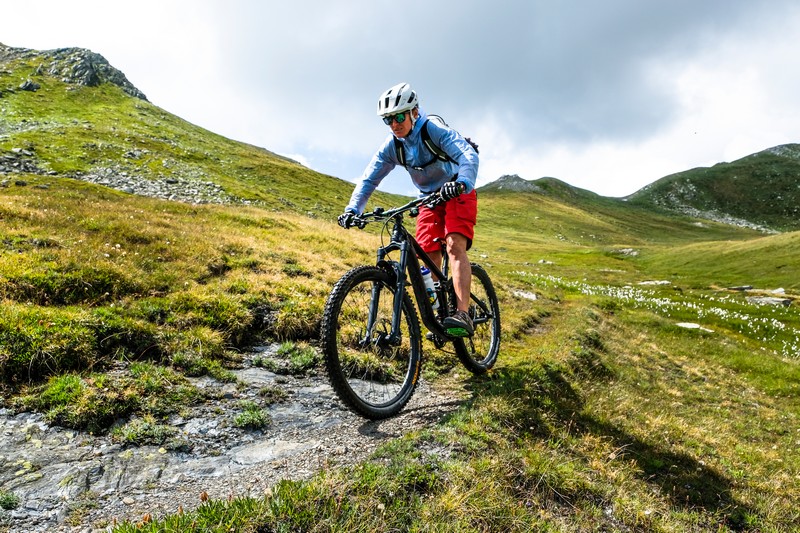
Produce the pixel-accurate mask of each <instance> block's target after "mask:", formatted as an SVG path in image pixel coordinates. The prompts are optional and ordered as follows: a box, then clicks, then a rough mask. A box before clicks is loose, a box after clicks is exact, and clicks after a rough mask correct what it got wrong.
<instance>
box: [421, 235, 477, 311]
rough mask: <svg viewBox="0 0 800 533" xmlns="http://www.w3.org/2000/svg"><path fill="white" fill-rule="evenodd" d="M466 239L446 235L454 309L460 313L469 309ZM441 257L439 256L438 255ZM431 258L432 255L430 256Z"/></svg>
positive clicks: (469, 278) (470, 273) (470, 270)
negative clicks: (454, 294)
mask: <svg viewBox="0 0 800 533" xmlns="http://www.w3.org/2000/svg"><path fill="white" fill-rule="evenodd" d="M468 242H469V241H468V239H467V238H466V237H465V236H463V235H461V234H460V233H449V234H448V235H447V255H448V256H449V258H450V269H451V272H452V276H453V289H455V293H456V304H457V305H456V307H457V308H458V310H460V311H466V310H467V309H469V290H470V282H471V281H472V267H471V266H470V263H469V257H467V243H468ZM440 255H441V254H440ZM430 256H431V257H433V254H430Z"/></svg>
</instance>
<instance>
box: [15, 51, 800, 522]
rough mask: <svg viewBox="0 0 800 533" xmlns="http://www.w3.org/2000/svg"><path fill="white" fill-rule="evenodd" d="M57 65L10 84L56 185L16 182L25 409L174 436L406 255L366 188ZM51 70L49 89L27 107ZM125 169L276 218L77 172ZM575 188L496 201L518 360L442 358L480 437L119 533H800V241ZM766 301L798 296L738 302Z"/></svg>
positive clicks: (491, 238)
mask: <svg viewBox="0 0 800 533" xmlns="http://www.w3.org/2000/svg"><path fill="white" fill-rule="evenodd" d="M36 61H37V59H36V58H28V59H25V60H18V61H17V62H14V63H11V64H4V65H3V66H2V68H0V90H2V97H0V110H2V113H0V155H2V150H5V151H6V152H8V153H14V154H17V153H18V152H14V151H12V149H13V148H20V149H24V150H26V151H27V152H29V153H31V154H33V155H32V156H29V157H30V159H31V164H35V167H36V168H37V169H38V171H31V168H32V167H29V168H28V171H25V172H20V173H15V174H10V175H8V176H3V179H8V181H9V183H8V184H7V186H6V187H0V299H2V304H3V305H2V308H0V379H2V385H0V386H1V387H2V391H1V392H2V395H0V398H2V400H0V402H1V403H0V406H2V407H5V408H8V409H12V410H15V409H16V410H26V409H27V410H38V411H41V412H43V413H45V415H46V417H47V419H48V420H50V421H51V422H53V423H57V424H60V425H64V426H68V427H74V428H80V429H83V430H90V431H95V432H104V431H106V430H107V429H108V426H109V424H110V421H112V420H115V419H117V418H123V419H133V418H136V417H142V418H143V417H148V419H152V420H155V421H158V422H159V423H165V421H166V419H167V418H168V414H169V413H171V412H175V411H176V410H177V409H179V406H180V405H185V404H186V403H189V402H194V401H202V395H201V393H200V392H199V391H197V390H195V389H193V387H192V386H191V385H189V382H188V381H186V380H185V379H182V377H183V376H185V375H201V374H206V375H210V376H212V377H214V378H216V379H218V380H231V379H234V378H233V377H232V375H231V373H230V372H228V369H229V368H231V367H232V366H235V365H237V363H238V357H239V355H238V354H239V351H240V350H241V349H243V348H245V347H247V346H248V344H249V343H251V342H253V340H254V339H256V338H261V337H267V338H273V339H280V340H286V341H290V342H292V343H297V344H302V345H304V346H309V345H310V346H312V347H313V345H314V339H315V337H316V335H317V327H318V323H319V319H320V311H321V308H322V305H323V302H324V300H325V298H326V296H327V294H328V292H329V290H330V288H331V286H332V284H333V283H334V281H335V280H336V279H337V278H338V277H339V276H340V275H341V274H342V273H344V272H345V271H346V270H347V269H348V268H350V267H351V266H354V265H357V264H364V263H371V262H373V261H374V250H375V247H376V246H377V245H378V244H379V242H380V239H379V236H377V235H376V234H375V233H369V232H361V231H355V230H352V231H349V232H347V231H344V230H342V229H340V228H338V227H337V226H336V225H335V223H334V220H333V215H334V214H336V213H338V211H339V210H340V209H341V205H343V204H344V203H345V201H346V198H347V197H348V196H349V192H350V189H351V187H352V186H351V185H349V184H346V183H344V182H342V181H340V180H338V179H335V178H332V177H328V176H322V175H319V174H316V173H314V172H312V171H310V170H308V169H306V168H303V167H302V166H300V165H297V164H295V163H292V162H290V161H287V160H285V159H282V158H280V157H278V156H275V155H274V154H270V153H269V152H268V151H266V150H263V149H259V148H256V147H252V146H247V145H243V144H241V143H236V142H233V141H230V140H228V139H224V138H222V137H220V136H217V135H214V134H212V133H209V132H206V131H204V130H202V129H200V128H196V127H195V126H192V125H191V124H188V123H186V122H185V121H182V120H181V119H179V118H177V117H174V116H172V115H170V114H169V113H167V112H165V111H163V110H160V109H158V108H157V107H155V106H152V105H151V104H149V103H147V102H146V101H144V100H142V99H140V98H136V97H133V96H131V95H129V94H128V93H125V92H124V91H122V89H121V88H120V87H117V86H114V85H108V84H105V85H100V86H99V87H85V86H79V85H75V84H73V83H68V82H63V81H61V80H60V79H55V78H52V77H49V76H48V75H47V74H46V73H44V72H46V70H44V69H40V68H38V64H37V63H36ZM27 78H31V79H32V80H33V81H35V82H36V83H38V84H39V85H40V89H39V90H37V91H35V92H31V91H22V90H19V89H18V87H19V85H20V83H21V80H22V81H24V80H26V79H27ZM134 153H136V154H138V155H135V156H134V157H131V154H134ZM126 154H128V155H127V156H126ZM26 157H28V156H26ZM165 161H166V162H167V164H165V163H164V162H165ZM99 168H111V169H112V170H113V172H127V173H129V174H136V175H139V176H143V177H145V178H147V179H152V180H159V179H164V178H166V177H168V176H173V177H179V178H181V179H190V178H191V179H202V180H211V181H214V182H216V183H219V184H220V185H222V186H223V187H224V189H225V191H226V192H227V193H228V194H230V195H231V196H234V197H236V198H239V199H247V200H249V201H250V203H249V204H246V203H244V202H242V201H238V202H234V203H232V204H225V205H191V204H186V203H179V202H171V201H166V200H159V199H154V198H146V197H141V196H135V195H130V194H125V193H123V192H119V191H116V190H112V189H109V188H106V187H103V186H100V185H95V184H91V183H86V182H84V181H79V180H76V179H74V176H78V175H79V174H84V173H92V172H97V171H98V169H99ZM51 172H52V174H51ZM16 181H24V182H26V183H27V184H26V185H15V182H16ZM312 185H313V187H312ZM550 185H553V184H552V183H551V184H550ZM555 185H558V184H555ZM559 187H561V186H560V185H559ZM560 190H561V192H560V193H559V194H553V189H552V187H551V188H550V189H549V190H547V188H544V190H543V191H541V192H536V191H528V192H520V191H508V190H503V189H500V190H495V191H492V190H489V189H487V190H484V191H482V192H481V206H480V215H479V225H478V227H477V237H476V239H475V246H474V248H473V250H472V252H471V254H472V258H473V259H475V260H477V261H480V262H481V263H482V264H484V265H485V266H486V267H487V270H488V271H489V273H490V275H491V276H492V278H493V280H494V283H495V285H496V287H497V290H498V295H499V298H500V301H501V309H502V313H503V345H502V350H501V354H500V358H499V362H498V365H497V367H496V368H495V369H494V371H493V372H492V373H491V374H490V375H489V376H487V377H485V378H465V377H464V371H463V370H460V369H459V368H458V367H454V366H453V364H455V363H454V362H450V364H445V363H442V361H441V357H438V354H437V353H436V352H435V351H434V350H432V349H431V348H430V346H429V345H427V344H426V346H425V356H426V358H428V360H429V361H430V360H431V359H433V358H436V363H437V365H436V366H435V369H436V372H433V371H432V370H433V368H434V367H433V366H432V365H430V364H429V365H428V366H427V367H426V373H425V375H426V377H427V378H428V379H432V380H434V381H436V380H443V381H447V382H448V383H450V384H451V385H453V386H458V387H463V388H465V389H467V390H468V391H470V392H471V396H470V399H469V400H468V401H467V402H465V404H464V405H463V406H462V407H461V408H460V409H459V410H458V411H457V412H456V413H455V414H454V415H453V416H452V417H450V418H449V419H447V420H444V421H442V422H441V423H439V424H437V425H435V426H433V427H432V428H431V429H429V430H426V431H423V432H416V433H410V434H408V435H407V436H405V437H403V438H401V439H398V440H396V441H393V442H391V443H390V444H388V445H386V446H384V447H383V448H382V449H380V450H379V451H378V452H377V454H376V455H375V456H374V457H373V458H371V459H370V460H369V461H366V462H364V463H362V464H359V465H356V466H354V467H350V468H347V469H340V468H333V467H332V468H328V469H325V470H324V471H322V472H320V473H319V474H318V475H317V476H316V477H314V478H313V479H311V480H309V481H306V482H288V481H287V482H283V483H280V484H279V485H278V486H276V487H274V489H273V491H272V492H271V494H269V495H266V496H265V497H264V498H262V499H233V500H231V501H209V502H206V503H204V504H203V505H201V506H200V507H199V508H198V509H197V510H196V511H192V512H185V513H180V514H176V515H174V516H168V517H158V519H157V520H153V521H148V522H146V523H145V522H140V523H124V524H119V525H117V527H116V528H114V529H115V531H119V532H134V531H135V532H141V531H153V532H154V531H182V532H184V531H242V532H255V531H387V532H388V531H454V532H455V531H459V532H460V531H520V532H523V531H525V532H527V531H674V532H684V531H710V530H711V531H753V532H755V531H759V532H763V531H773V532H779V531H780V532H783V531H787V532H788V531H795V530H797V529H798V528H800V511H798V509H800V505H798V502H800V459H799V458H800V454H798V451H800V445H799V444H798V442H800V441H799V440H798V439H799V438H800V422H798V421H799V420H800V401H798V397H800V340H799V339H798V337H799V336H800V333H799V332H800V306H798V301H797V297H798V295H800V286H799V285H798V280H797V276H796V269H795V268H794V267H793V265H794V263H793V262H792V261H793V258H796V257H797V256H798V252H800V250H798V246H800V238H798V233H787V234H784V235H771V236H764V234H762V233H759V232H755V231H752V230H747V229H742V228H737V227H735V226H730V225H724V224H719V223H713V222H709V221H699V220H697V219H692V218H689V217H686V216H680V217H676V216H670V215H667V214H656V213H654V212H653V210H652V209H649V208H647V206H637V205H631V203H626V202H622V201H618V200H613V199H604V198H602V197H597V196H596V195H591V194H589V195H582V194H576V195H572V194H567V193H568V191H565V190H564V189H563V188H561V189H560ZM396 201H399V199H398V198H396V197H389V196H382V197H380V198H379V199H378V200H376V203H380V204H383V205H384V206H389V205H392V204H393V203H394V202H396ZM650 281H659V282H661V281H663V282H665V283H664V284H660V283H659V284H641V283H642V282H650ZM744 284H750V285H753V286H754V287H756V288H759V289H765V290H766V289H775V288H778V287H782V288H784V289H785V291H786V292H785V295H784V296H785V298H786V299H787V300H789V301H790V302H792V303H791V304H790V305H788V306H765V305H760V304H757V303H753V302H752V301H751V300H749V299H748V297H749V296H751V293H746V292H742V291H732V290H726V289H725V287H730V286H734V285H744ZM532 294H533V295H536V298H537V299H536V300H531V299H530V295H532ZM687 325H688V326H687ZM112 369H113V372H110V370H112ZM143 369H144V370H143ZM0 461H2V459H1V458H0ZM87 497H89V498H91V497H94V498H96V499H97V501H96V503H97V504H98V505H102V499H101V497H100V496H97V495H94V496H92V495H88V496H87ZM12 500H13V498H12V497H10V496H9V494H8V492H7V491H6V490H5V489H4V487H0V502H9V501H12ZM2 512H3V511H2V510H0V531H3V530H4V529H3V528H4V527H6V528H7V527H8V526H7V525H6V524H7V523H6V522H4V521H3V517H4V515H3V514H2ZM108 525H110V524H91V525H90V526H91V527H96V528H104V527H106V526H108Z"/></svg>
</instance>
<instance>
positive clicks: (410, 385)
mask: <svg viewBox="0 0 800 533" xmlns="http://www.w3.org/2000/svg"><path fill="white" fill-rule="evenodd" d="M394 290H395V283H394V281H393V279H392V276H391V274H390V273H389V272H387V271H385V270H382V269H380V268H378V267H374V266H362V267H356V268H354V269H352V270H350V271H349V272H347V273H346V274H345V275H344V276H343V277H342V278H341V279H340V280H339V281H338V282H337V283H336V285H335V286H334V288H333V291H332V292H331V294H330V296H329V297H328V301H327V302H326V303H325V310H324V312H323V316H322V328H321V336H322V339H321V340H322V350H323V353H324V356H325V365H326V367H327V370H328V376H329V378H330V380H331V386H332V387H333V389H334V391H336V394H337V395H338V396H339V398H340V399H341V400H342V401H343V402H344V403H345V404H347V406H348V407H350V408H351V409H352V410H354V411H355V412H357V413H359V414H361V415H362V416H364V417H366V418H370V419H373V420H378V419H382V418H388V417H390V416H393V415H395V414H397V413H398V412H399V411H400V410H401V409H402V408H403V407H404V406H405V405H406V403H408V401H409V400H410V399H411V395H412V394H413V393H414V389H415V388H416V386H417V379H418V378H419V371H420V365H421V353H422V349H421V335H420V328H419V319H418V318H417V313H416V309H415V308H414V305H413V304H412V302H411V298H409V296H408V294H407V293H406V294H404V295H403V302H402V305H401V308H400V312H401V317H400V318H401V320H400V334H399V336H397V337H393V336H392V315H393V302H394Z"/></svg>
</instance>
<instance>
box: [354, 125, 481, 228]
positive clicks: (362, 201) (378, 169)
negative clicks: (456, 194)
mask: <svg viewBox="0 0 800 533" xmlns="http://www.w3.org/2000/svg"><path fill="white" fill-rule="evenodd" d="M427 119H428V116H427V114H425V113H424V112H422V110H420V116H419V118H418V119H417V122H416V123H415V124H414V128H413V129H412V130H411V133H409V134H408V136H407V137H405V138H403V139H399V141H400V142H402V143H403V150H404V154H405V159H406V170H408V173H409V174H410V175H411V181H413V182H414V185H415V186H416V187H417V189H419V190H420V192H421V193H422V194H427V193H431V192H434V191H436V190H438V189H439V188H440V187H441V186H442V185H444V184H445V183H447V182H448V181H450V180H452V179H453V176H455V175H458V179H457V181H460V182H462V183H463V184H464V185H465V186H466V190H465V192H467V193H469V192H472V190H473V189H474V188H475V180H476V179H477V177H478V153H477V152H476V151H475V149H474V148H473V147H472V145H470V144H469V143H468V142H467V140H466V139H464V137H462V136H461V134H459V133H458V132H457V131H456V130H454V129H451V128H449V127H447V126H445V125H443V124H441V123H440V122H439V121H437V120H430V121H428V120H427ZM426 121H427V122H428V134H429V135H430V137H431V141H433V143H434V144H435V145H436V146H438V147H439V148H441V149H442V150H444V151H445V152H446V153H447V155H449V156H450V158H452V159H453V160H454V161H455V163H451V162H450V161H441V160H439V159H436V155H435V154H433V153H431V151H430V150H428V147H427V146H425V143H424V142H423V141H422V126H423V124H424V123H425V122H426ZM434 159H435V161H434V162H433V163H431V164H428V163H429V162H430V161H431V160H434ZM399 164H400V161H399V160H398V159H397V152H396V150H395V146H394V135H393V134H389V136H388V137H387V138H386V140H385V141H384V142H383V144H382V145H381V147H380V148H379V149H378V152H377V153H376V154H375V155H374V156H373V157H372V160H371V161H370V162H369V164H368V165H367V168H366V169H364V173H363V174H362V175H361V179H360V180H359V181H358V183H357V184H356V188H355V189H354V190H353V194H352V196H351V197H350V203H349V204H347V207H346V208H345V211H351V212H353V213H363V212H364V208H365V207H366V206H367V200H369V197H370V195H371V194H372V193H373V192H375V189H376V188H377V187H378V184H380V182H381V181H382V180H383V178H385V177H386V176H387V175H388V174H389V172H391V171H392V170H393V169H394V167H396V166H397V165H399Z"/></svg>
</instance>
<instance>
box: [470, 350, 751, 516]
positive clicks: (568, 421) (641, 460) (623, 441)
mask: <svg viewBox="0 0 800 533" xmlns="http://www.w3.org/2000/svg"><path fill="white" fill-rule="evenodd" d="M601 366H602V367H603V368H601ZM592 369H593V371H592V372H591V373H590V374H591V376H589V378H590V379H593V380H594V381H595V382H598V381H603V379H604V378H606V377H609V376H611V375H612V371H610V370H608V369H607V368H605V367H604V365H602V363H601V362H600V363H598V361H595V362H594V363H593V366H592ZM574 370H575V369H570V370H565V369H563V368H559V367H557V366H555V365H550V364H545V365H542V366H540V367H537V368H533V367H505V368H500V369H498V370H497V371H495V373H494V379H492V380H488V381H487V380H474V381H473V382H472V385H473V387H474V389H475V398H476V399H477V398H479V397H484V398H486V397H490V396H491V395H496V396H498V397H503V398H505V399H508V398H513V397H516V398H518V399H520V400H522V401H520V402H518V403H517V404H518V405H519V407H518V408H517V409H516V410H515V412H514V413H513V415H512V416H513V422H514V427H515V428H517V429H516V431H517V432H518V433H519V434H518V435H517V436H518V437H519V438H521V439H524V438H531V437H533V438H539V439H543V440H552V441H559V440H561V439H563V436H564V432H567V433H568V434H570V435H573V436H583V435H592V436H595V437H600V438H602V439H603V440H607V441H610V442H611V444H612V446H613V447H614V448H615V449H618V450H620V452H619V455H618V457H619V458H621V459H623V460H632V461H634V462H635V463H636V465H637V467H638V469H639V472H640V473H639V475H640V477H641V478H642V479H643V480H644V481H645V482H646V483H648V484H650V485H651V486H653V487H656V488H657V489H658V492H659V493H660V494H661V495H662V496H663V497H665V498H667V499H668V500H669V501H670V502H671V504H672V505H673V506H674V507H675V508H676V510H681V511H685V510H701V511H703V512H704V513H708V515H709V517H710V518H711V519H712V520H714V521H715V522H718V523H720V524H724V525H725V526H727V527H729V528H731V529H733V530H743V529H747V528H748V527H749V525H750V524H751V522H752V520H753V518H755V517H756V516H757V515H758V512H757V511H756V510H754V509H752V508H750V507H748V506H746V505H744V504H743V503H742V502H740V501H738V500H737V499H736V498H735V497H734V496H733V494H732V488H733V483H732V481H731V480H730V479H728V478H727V477H725V476H724V475H723V474H722V473H720V472H719V471H717V470H715V469H712V468H709V467H708V466H706V465H705V464H703V463H701V462H699V461H697V460H696V459H694V458H693V457H691V456H689V455H687V454H685V453H681V452H676V451H674V450H672V449H670V447H669V444H666V443H664V444H662V443H655V442H648V441H646V440H643V439H641V438H640V437H637V436H635V435H632V434H631V433H629V432H628V431H626V430H625V429H624V428H623V427H619V426H617V425H614V424H612V423H609V422H607V421H605V420H603V419H602V417H597V416H594V415H592V414H589V413H587V410H586V409H585V404H584V401H583V399H582V398H581V396H580V395H579V394H578V392H576V390H575V386H574V385H573V381H571V380H576V379H581V378H580V377H576V376H581V375H583V377H584V378H586V377H587V375H586V374H584V373H583V372H581V371H577V372H574ZM573 372H574V375H573ZM601 376H602V377H601ZM587 497H591V496H589V494H587Z"/></svg>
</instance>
